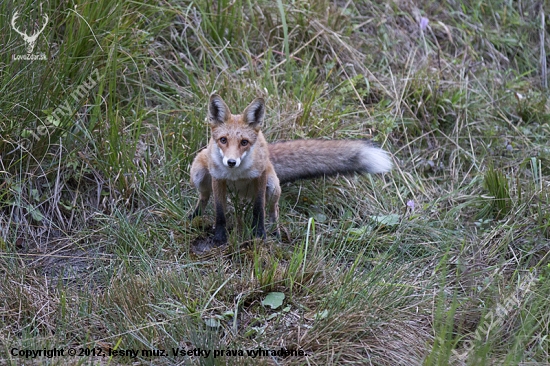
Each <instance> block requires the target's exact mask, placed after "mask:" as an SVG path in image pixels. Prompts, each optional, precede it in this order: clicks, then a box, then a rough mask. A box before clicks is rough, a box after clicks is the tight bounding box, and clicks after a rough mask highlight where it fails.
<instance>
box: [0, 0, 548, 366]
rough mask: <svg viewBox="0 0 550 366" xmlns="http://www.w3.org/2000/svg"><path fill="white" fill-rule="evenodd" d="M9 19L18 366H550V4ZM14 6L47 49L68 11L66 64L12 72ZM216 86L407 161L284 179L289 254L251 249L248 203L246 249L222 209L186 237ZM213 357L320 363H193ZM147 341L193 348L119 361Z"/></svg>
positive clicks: (298, 6) (51, 9)
mask: <svg viewBox="0 0 550 366" xmlns="http://www.w3.org/2000/svg"><path fill="white" fill-rule="evenodd" d="M0 10H1V11H0V14H2V15H0V30H1V32H0V40H1V43H2V45H3V47H2V50H1V51H0V91H1V95H2V97H1V98H0V315H1V316H0V345H1V347H0V353H1V354H2V355H1V356H0V359H2V360H4V361H3V362H4V363H6V364H14V365H15V364H21V363H22V362H29V360H26V359H24V357H21V356H18V355H15V356H14V355H13V353H12V349H14V348H17V349H34V350H38V349H51V348H54V347H57V348H65V349H68V348H70V347H75V348H80V347H85V348H89V349H92V348H93V349H96V350H97V351H98V352H104V353H105V354H106V355H107V356H105V357H103V356H95V357H93V356H91V357H84V358H82V357H80V358H79V357H74V358H70V357H61V358H51V359H48V358H41V359H39V360H38V361H36V362H41V363H45V364H84V363H91V364H104V363H112V364H118V363H121V364H130V363H143V364H146V363H153V364H174V363H181V364H205V365H218V364H235V363H239V364H241V363H242V364H258V363H260V364H327V365H331V364H345V363H348V364H352V363H353V364H373V365H411V364H414V365H418V364H426V365H432V364H441V365H447V364H457V365H477V364H489V363H491V364H507V365H519V364H527V363H532V364H545V363H548V360H549V359H550V358H549V343H548V342H549V341H548V339H549V338H548V328H549V321H550V315H549V314H550V312H549V311H548V306H547V299H548V296H549V295H550V289H549V286H548V284H549V283H550V282H549V276H550V265H549V263H550V261H549V258H548V252H549V244H550V242H549V237H550V235H549V224H548V221H549V220H548V219H549V214H548V212H549V209H550V199H549V191H548V187H549V178H548V177H549V174H550V170H549V169H548V166H549V163H550V148H549V147H548V143H547V138H548V134H549V133H550V128H549V126H550V118H549V116H550V114H549V113H548V98H547V90H546V89H545V88H544V87H543V86H542V85H545V84H544V82H543V81H544V80H542V78H545V77H546V73H544V72H541V59H540V55H543V54H545V47H547V46H548V44H547V43H548V39H549V37H544V39H543V40H542V41H541V34H542V33H544V32H545V31H546V30H543V31H542V33H541V28H540V22H541V16H542V15H543V13H544V12H545V11H547V9H546V7H545V5H542V6H541V5H540V4H539V3H535V2H509V1H506V2H505V1H499V0H491V1H477V0H476V1H458V2H453V3H445V2H443V3H442V2H435V1H424V2H419V1H416V2H392V1H385V2H373V1H363V2H330V1H326V0H315V1H308V2H306V1H277V2H273V1H271V2H270V1H259V2H250V1H241V0H236V1H223V0H220V1H215V2H212V1H202V0H200V1H183V0H179V1H172V2H169V3H159V2H155V1H149V0H144V1H132V2H110V1H99V2H86V3H81V2H67V1H63V0H58V1H51V2H49V3H47V4H46V3H44V4H41V5H40V4H38V3H35V2H31V1H23V2H19V3H13V2H2V3H0ZM15 11H18V12H19V14H20V17H19V19H18V20H17V24H18V26H19V27H20V29H24V30H26V31H27V33H28V34H31V33H32V31H33V30H34V29H37V28H38V27H39V26H40V24H41V23H40V22H41V21H42V19H43V16H42V15H43V14H47V15H48V16H49V23H48V25H47V27H46V28H45V30H44V32H43V33H42V34H41V35H40V36H39V37H38V40H37V43H36V47H35V50H34V52H35V53H44V54H45V55H46V57H47V61H41V60H35V61H28V60H16V59H14V58H13V55H18V54H25V53H26V49H25V42H24V41H23V39H22V37H21V36H20V35H18V34H17V33H15V32H14V31H13V30H12V28H11V24H10V23H11V19H12V15H13V14H14V12H15ZM422 18H426V19H427V20H428V24H427V26H426V27H425V28H422V27H421V24H425V21H422ZM543 35H544V34H543ZM541 47H542V48H541ZM90 78H91V79H90ZM212 92H217V93H219V94H221V95H223V97H224V99H225V100H226V101H227V102H228V105H229V106H230V108H231V110H232V112H233V113H239V112H241V111H242V109H243V108H244V107H245V106H246V105H247V104H248V103H249V102H250V101H251V100H252V99H253V98H254V97H256V96H263V97H265V98H266V100H267V119H266V122H265V126H264V133H265V135H266V136H267V138H268V140H270V141H274V140H285V139H286V140H287V139H295V138H352V139H355V138H373V139H374V140H375V141H377V143H379V144H380V145H382V146H383V147H384V148H385V149H387V150H388V151H390V152H391V153H392V155H393V157H394V161H395V163H396V168H395V170H394V171H393V172H392V173H391V174H387V175H385V176H382V177H380V176H376V177H367V176H357V177H339V178H330V179H329V178H327V179H318V180H315V181H311V182H310V181H304V182H298V183H294V184H287V185H285V186H284V187H283V197H282V199H281V204H280V212H281V215H280V216H281V217H280V223H279V225H280V228H281V232H282V239H275V238H269V239H268V240H267V241H266V242H265V243H258V242H249V241H246V239H247V235H246V232H247V231H246V230H247V229H249V228H247V227H246V225H247V222H249V221H247V220H246V218H245V219H244V220H240V218H241V217H242V216H246V215H247V212H248V211H249V210H248V211H247V207H246V206H240V205H239V204H235V205H231V207H232V208H231V209H230V213H229V222H230V223H231V225H232V227H233V230H232V231H231V233H230V245H229V246H228V248H226V249H225V250H218V251H211V252H208V253H201V252H200V251H197V250H195V249H194V246H193V244H194V243H195V242H196V240H197V238H202V237H205V236H208V235H210V232H211V228H212V225H213V212H212V211H208V212H207V214H206V215H205V216H204V217H203V218H201V219H197V220H193V221H189V220H187V216H188V214H189V212H190V211H191V209H192V207H193V206H194V204H195V200H196V199H197V194H196V193H195V191H194V190H193V187H191V185H190V183H189V167H190V164H191V162H192V159H193V157H194V156H195V155H196V153H197V152H198V151H199V150H200V149H201V148H202V147H204V146H205V145H206V144H207V141H208V138H209V131H208V127H207V124H206V123H205V105H206V102H207V100H208V97H209V95H210V94H211V93H212ZM59 108H61V109H59ZM56 111H57V112H56ZM61 111H63V112H61ZM241 221H242V222H241ZM243 223H244V228H243V227H241V226H242V225H241V224H243ZM280 293H282V294H284V300H283V303H282V304H281V305H279V306H274V305H273V306H270V305H269V304H270V302H269V301H265V300H266V298H268V295H269V294H276V296H275V297H277V296H280ZM510 299H512V300H513V301H511V300H510ZM503 304H512V305H513V306H510V307H506V308H505V309H504V310H503ZM489 315H490V316H491V317H489ZM199 347H200V348H202V349H208V350H212V351H213V350H257V349H258V348H260V347H261V348H262V349H270V350H280V349H281V348H282V347H283V348H286V349H287V350H302V351H304V352H305V353H306V354H307V356H302V357H297V356H289V357H282V356H280V355H274V356H269V357H267V356H266V357H261V358H255V359H254V358H250V357H245V356H243V357H239V356H228V355H219V357H217V358H213V357H208V358H205V357H202V358H201V357H198V356H191V357H187V356H185V357H184V356H174V355H172V353H171V352H172V351H171V350H172V349H173V348H174V349H175V348H179V349H185V350H189V349H191V350H192V349H194V348H199ZM130 349H135V350H140V351H141V350H161V349H162V350H166V351H167V352H168V356H166V357H161V356H153V355H150V356H147V355H146V354H142V353H141V352H140V353H139V355H138V356H137V357H136V358H131V357H118V356H112V357H111V356H108V352H109V350H111V351H112V350H117V351H120V350H130Z"/></svg>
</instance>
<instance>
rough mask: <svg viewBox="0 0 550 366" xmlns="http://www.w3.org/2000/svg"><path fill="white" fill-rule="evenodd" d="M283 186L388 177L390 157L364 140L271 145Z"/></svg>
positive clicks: (272, 155) (275, 166)
mask: <svg viewBox="0 0 550 366" xmlns="http://www.w3.org/2000/svg"><path fill="white" fill-rule="evenodd" d="M269 156H270V160H271V163H272V164H273V167H274V168H275V172H276V173H277V176H278V177H279V181H280V182H281V183H285V182H292V181H295V180H299V179H309V178H315V177H321V176H333V175H337V174H344V175H345V174H353V173H385V172H389V171H390V170H391V169H392V166H393V164H392V162H391V159H390V156H389V154H388V153H387V152H386V151H384V150H382V149H380V148H378V147H375V146H373V145H372V144H371V143H370V142H369V141H365V140H294V141H285V142H277V143H273V144H269Z"/></svg>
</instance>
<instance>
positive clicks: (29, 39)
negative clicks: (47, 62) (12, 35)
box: [11, 11, 49, 53]
mask: <svg viewBox="0 0 550 366" xmlns="http://www.w3.org/2000/svg"><path fill="white" fill-rule="evenodd" d="M17 18H19V14H18V12H17V11H16V12H15V13H13V17H12V18H11V27H12V28H13V30H14V31H16V32H17V33H19V34H20V35H21V37H23V40H24V41H25V42H26V43H27V53H32V51H33V50H34V46H35V45H36V40H37V39H38V36H39V35H40V33H42V31H44V28H46V25H48V20H49V18H48V15H47V14H44V25H43V26H42V29H40V30H39V31H38V32H36V33H35V34H33V35H32V36H28V35H27V34H26V33H24V32H21V31H20V30H18V29H17V27H16V26H15V21H16V20H17Z"/></svg>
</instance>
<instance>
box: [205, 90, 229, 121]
mask: <svg viewBox="0 0 550 366" xmlns="http://www.w3.org/2000/svg"><path fill="white" fill-rule="evenodd" d="M230 115H231V111H229V107H228V106H227V104H225V102H224V101H223V99H222V98H221V97H220V96H219V95H217V94H212V96H210V102H209V103H208V122H209V123H210V124H211V125H219V124H222V123H225V122H227V121H228V120H229V116H230Z"/></svg>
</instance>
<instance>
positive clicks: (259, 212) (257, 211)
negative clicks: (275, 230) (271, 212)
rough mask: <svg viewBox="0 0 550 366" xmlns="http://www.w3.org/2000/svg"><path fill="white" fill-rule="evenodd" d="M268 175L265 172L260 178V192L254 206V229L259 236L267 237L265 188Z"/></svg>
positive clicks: (258, 182)
mask: <svg viewBox="0 0 550 366" xmlns="http://www.w3.org/2000/svg"><path fill="white" fill-rule="evenodd" d="M266 183H267V177H266V175H265V173H264V174H263V175H262V176H260V178H258V181H257V183H256V184H258V193H257V195H256V198H255V199H254V206H253V207H252V231H253V233H254V235H255V236H256V237H258V238H262V239H265V238H266V234H265V190H266Z"/></svg>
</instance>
